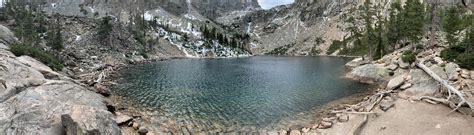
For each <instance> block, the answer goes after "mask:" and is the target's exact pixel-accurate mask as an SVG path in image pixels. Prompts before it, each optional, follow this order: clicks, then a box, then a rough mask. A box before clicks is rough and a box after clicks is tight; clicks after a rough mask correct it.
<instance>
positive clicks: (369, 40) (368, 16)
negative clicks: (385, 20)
mask: <svg viewBox="0 0 474 135" xmlns="http://www.w3.org/2000/svg"><path fill="white" fill-rule="evenodd" d="M362 11H363V14H362V17H363V19H364V25H365V36H364V41H363V44H365V45H366V46H367V49H368V53H369V54H368V56H369V60H372V56H373V47H372V45H373V44H374V43H373V41H375V40H374V37H375V35H374V32H373V28H372V21H373V18H372V16H373V15H374V12H373V9H372V3H371V2H370V0H365V2H364V5H363V6H362Z"/></svg>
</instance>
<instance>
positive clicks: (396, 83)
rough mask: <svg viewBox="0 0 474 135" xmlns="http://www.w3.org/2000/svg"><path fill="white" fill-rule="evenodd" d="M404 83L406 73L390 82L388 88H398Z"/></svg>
mask: <svg viewBox="0 0 474 135" xmlns="http://www.w3.org/2000/svg"><path fill="white" fill-rule="evenodd" d="M403 83H405V75H399V76H397V77H395V78H393V79H391V80H390V81H389V82H388V84H387V89H389V90H394V89H397V88H399V87H400V86H402V85H403Z"/></svg>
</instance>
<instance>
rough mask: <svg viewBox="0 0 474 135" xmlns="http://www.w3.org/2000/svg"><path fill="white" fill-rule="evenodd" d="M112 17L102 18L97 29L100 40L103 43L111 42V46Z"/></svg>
mask: <svg viewBox="0 0 474 135" xmlns="http://www.w3.org/2000/svg"><path fill="white" fill-rule="evenodd" d="M111 20H112V17H110V16H106V17H102V18H101V19H100V20H99V21H98V28H97V36H98V38H99V40H101V41H109V43H108V44H111V43H110V41H111V39H110V38H111V37H110V36H111V32H112V27H113V25H112V23H111Z"/></svg>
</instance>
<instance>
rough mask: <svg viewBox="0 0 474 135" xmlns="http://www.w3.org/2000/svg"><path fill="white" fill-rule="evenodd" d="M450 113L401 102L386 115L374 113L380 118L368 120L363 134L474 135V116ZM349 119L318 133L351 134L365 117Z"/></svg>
mask: <svg viewBox="0 0 474 135" xmlns="http://www.w3.org/2000/svg"><path fill="white" fill-rule="evenodd" d="M450 111H451V108H448V107H445V106H443V105H432V104H428V103H424V102H415V101H408V100H405V99H398V100H397V101H396V102H395V107H393V108H391V109H390V110H388V111H387V112H384V113H383V112H382V111H381V110H380V109H377V110H375V112H377V116H375V115H371V116H370V117H369V120H368V122H367V124H366V125H365V126H364V127H363V129H362V130H361V132H360V134H362V135H386V134H403V135H415V134H416V135H420V134H421V135H447V134H455V135H474V117H470V116H467V115H462V114H460V113H453V114H450V115H447V114H448V113H449V112H450ZM350 117H351V118H350V120H349V121H348V122H345V123H336V124H335V125H334V126H333V127H332V128H330V129H326V130H319V131H320V132H321V133H323V134H349V132H350V131H351V129H352V128H353V126H354V125H356V123H359V122H361V121H362V120H363V115H350Z"/></svg>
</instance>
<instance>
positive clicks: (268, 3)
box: [258, 0, 295, 9]
mask: <svg viewBox="0 0 474 135" xmlns="http://www.w3.org/2000/svg"><path fill="white" fill-rule="evenodd" d="M294 1H295V0H258V3H259V4H260V6H262V8H263V9H270V8H272V7H275V6H279V5H286V4H291V3H293V2H294Z"/></svg>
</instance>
